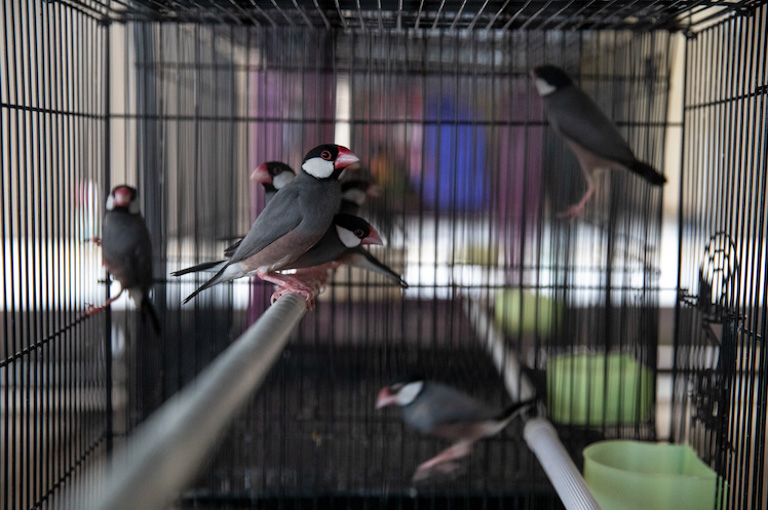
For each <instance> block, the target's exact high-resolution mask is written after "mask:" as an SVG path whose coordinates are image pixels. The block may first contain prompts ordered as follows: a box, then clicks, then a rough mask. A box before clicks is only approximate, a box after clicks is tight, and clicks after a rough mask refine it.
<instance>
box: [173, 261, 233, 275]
mask: <svg viewBox="0 0 768 510" xmlns="http://www.w3.org/2000/svg"><path fill="white" fill-rule="evenodd" d="M223 262H226V260H216V261H213V262H203V263H202V264H198V265H196V266H192V267H188V268H186V269H180V270H178V271H175V272H173V273H171V275H173V276H181V275H183V274H189V273H199V272H200V271H205V270H207V269H211V268H212V267H216V266H218V265H219V264H221V263H223Z"/></svg>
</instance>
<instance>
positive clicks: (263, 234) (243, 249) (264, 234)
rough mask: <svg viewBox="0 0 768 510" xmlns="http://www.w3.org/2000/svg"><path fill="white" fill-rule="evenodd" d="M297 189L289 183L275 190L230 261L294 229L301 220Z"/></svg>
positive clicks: (254, 251)
mask: <svg viewBox="0 0 768 510" xmlns="http://www.w3.org/2000/svg"><path fill="white" fill-rule="evenodd" d="M298 192H299V189H298V188H297V187H295V186H291V185H290V184H289V185H288V186H286V187H285V188H283V189H281V190H280V191H278V192H277V194H276V195H275V197H274V198H273V199H272V200H271V201H270V202H269V204H267V206H266V207H265V208H264V211H262V213H261V214H260V215H259V216H258V217H257V218H256V221H254V222H253V225H251V229H250V230H249V231H248V233H247V234H246V235H245V237H244V238H243V240H242V241H240V245H239V246H238V247H237V249H236V250H235V252H234V254H233V255H232V258H231V259H230V263H234V262H240V261H241V260H245V259H247V258H249V257H251V256H253V255H255V254H256V253H259V252H260V251H261V250H263V249H264V248H266V247H267V246H269V245H270V244H272V243H273V242H275V241H276V240H277V239H280V238H281V237H282V236H284V235H285V234H287V233H288V232H290V231H291V230H293V229H295V228H296V227H297V226H298V225H299V223H301V220H302V214H301V209H300V208H299V207H298V206H297V200H298V195H299V193H298Z"/></svg>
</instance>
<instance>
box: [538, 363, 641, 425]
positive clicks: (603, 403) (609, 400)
mask: <svg viewBox="0 0 768 510" xmlns="http://www.w3.org/2000/svg"><path fill="white" fill-rule="evenodd" d="M653 377H654V375H653V372H652V371H651V370H650V369H649V368H648V367H646V366H645V365H643V364H642V363H638V362H637V361H636V360H635V359H634V358H632V357H631V356H628V355H626V354H607V355H606V354H568V355H560V356H553V357H552V358H551V359H550V360H549V363H548V365H547V397H548V408H549V413H550V419H551V420H552V421H555V422H557V423H567V424H570V425H584V426H601V425H617V424H632V423H638V422H642V421H644V420H646V419H647V418H648V416H649V415H650V412H651V406H652V405H653Z"/></svg>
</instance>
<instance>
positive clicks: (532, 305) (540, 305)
mask: <svg viewBox="0 0 768 510" xmlns="http://www.w3.org/2000/svg"><path fill="white" fill-rule="evenodd" d="M561 316H562V313H561V310H560V307H559V306H558V304H557V303H556V302H555V300H554V299H552V298H549V297H546V296H537V295H536V294H534V293H533V292H529V291H522V290H520V289H517V288H513V289H504V290H502V291H499V292H498V293H497V294H496V324H499V325H500V326H501V327H502V328H504V332H505V333H506V334H508V335H510V336H515V335H520V334H538V335H539V336H540V337H542V338H546V337H549V336H550V335H551V334H552V332H553V331H554V329H555V328H556V327H557V325H558V324H559V323H560V318H561Z"/></svg>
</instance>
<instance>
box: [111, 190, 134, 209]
mask: <svg viewBox="0 0 768 510" xmlns="http://www.w3.org/2000/svg"><path fill="white" fill-rule="evenodd" d="M114 204H115V207H128V206H129V205H131V191H130V190H129V189H128V188H117V189H116V190H115V200H114Z"/></svg>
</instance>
